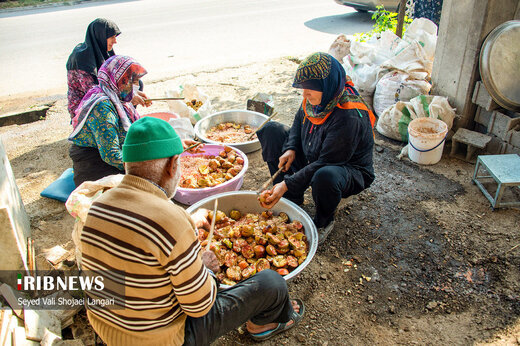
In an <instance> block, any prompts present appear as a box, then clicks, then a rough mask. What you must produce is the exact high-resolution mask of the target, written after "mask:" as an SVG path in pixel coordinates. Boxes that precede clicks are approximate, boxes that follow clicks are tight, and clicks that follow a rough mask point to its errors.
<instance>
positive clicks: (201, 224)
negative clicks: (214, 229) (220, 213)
mask: <svg viewBox="0 0 520 346" xmlns="http://www.w3.org/2000/svg"><path fill="white" fill-rule="evenodd" d="M208 214H209V210H208V209H205V208H200V209H198V210H197V211H196V212H194V213H193V214H191V219H192V220H193V223H194V224H195V227H197V228H204V229H206V230H209V227H210V225H209V222H208Z"/></svg>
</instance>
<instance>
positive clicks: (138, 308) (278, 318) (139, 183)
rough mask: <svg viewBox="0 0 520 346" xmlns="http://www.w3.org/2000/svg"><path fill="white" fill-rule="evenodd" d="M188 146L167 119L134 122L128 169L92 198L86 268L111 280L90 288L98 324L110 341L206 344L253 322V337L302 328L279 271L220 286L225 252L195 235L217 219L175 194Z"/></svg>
mask: <svg viewBox="0 0 520 346" xmlns="http://www.w3.org/2000/svg"><path fill="white" fill-rule="evenodd" d="M182 152H183V144H182V142H181V140H180V138H179V136H178V135H177V133H176V132H175V130H174V129H173V128H172V127H171V125H170V124H168V123H167V122H166V121H164V120H161V119H157V118H152V117H144V118H142V119H139V120H138V121H136V122H135V123H133V124H132V125H131V126H130V128H129V130H128V134H127V136H126V139H125V143H124V145H123V161H124V163H125V171H126V174H125V176H124V178H123V180H122V182H121V184H120V185H119V186H117V187H115V188H113V189H111V190H109V191H107V192H105V193H103V195H102V196H101V197H99V198H98V199H97V200H96V201H95V202H94V203H93V204H92V206H91V208H90V210H89V213H88V217H87V219H86V222H85V226H84V228H83V232H82V235H81V243H82V252H83V253H82V256H83V260H82V264H83V269H84V270H85V271H88V272H93V273H95V275H98V276H101V277H102V278H103V282H104V289H102V290H100V291H96V290H89V291H86V295H87V304H86V305H87V315H88V318H89V321H90V323H91V324H92V327H93V328H94V330H95V331H96V333H97V334H98V335H99V336H100V337H101V339H103V341H104V342H105V343H107V344H108V345H183V344H184V345H208V344H209V343H211V342H212V341H213V340H215V339H216V338H218V337H219V336H221V335H224V334H225V333H227V332H229V331H231V330H233V329H234V328H236V327H238V326H239V325H241V324H242V323H245V322H246V321H247V329H248V331H249V332H250V333H251V337H252V338H253V339H255V340H265V339H268V338H270V337H272V336H274V335H276V334H278V333H280V332H282V331H285V330H287V329H289V328H291V327H293V326H295V325H296V324H298V322H300V320H301V319H302V317H303V313H304V307H303V303H302V302H301V301H300V300H292V301H291V300H289V295H288V292H287V285H286V283H285V280H284V279H283V278H282V277H281V276H280V275H279V274H278V273H276V272H274V271H272V270H264V271H261V272H259V273H258V274H256V275H254V276H252V277H251V278H249V279H247V280H245V281H243V282H240V283H238V284H237V285H235V286H233V287H232V288H230V289H227V290H224V291H220V292H218V293H217V287H218V283H217V280H216V278H215V275H214V273H215V272H217V271H218V270H219V269H220V267H219V265H218V261H217V258H216V256H215V254H214V253H213V252H211V251H206V252H203V250H202V249H201V246H200V243H199V241H198V239H197V237H196V233H195V230H196V228H197V227H199V228H200V227H208V226H209V225H208V222H207V213H208V211H207V210H204V209H201V210H199V211H198V212H196V213H194V214H193V215H192V216H191V217H190V215H188V213H186V211H185V210H184V209H182V208H181V207H179V206H177V205H175V204H174V203H173V202H172V201H171V200H170V198H171V197H172V196H173V195H174V194H175V190H176V186H177V182H178V180H179V178H180V164H179V155H180V154H181V153H182ZM103 299H105V301H106V299H112V300H113V303H112V304H109V305H105V304H103V302H104V300H103Z"/></svg>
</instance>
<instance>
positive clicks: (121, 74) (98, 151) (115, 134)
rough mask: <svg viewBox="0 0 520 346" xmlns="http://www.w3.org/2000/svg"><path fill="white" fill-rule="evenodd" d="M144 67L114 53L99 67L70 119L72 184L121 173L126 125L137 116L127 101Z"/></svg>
mask: <svg viewBox="0 0 520 346" xmlns="http://www.w3.org/2000/svg"><path fill="white" fill-rule="evenodd" d="M146 73H147V72H146V70H145V69H144V67H142V66H141V65H140V64H139V63H138V62H136V61H135V60H134V59H132V58H130V57H127V56H121V55H114V56H113V57H111V58H109V59H108V60H107V61H105V62H104V63H103V65H102V66H101V67H100V68H99V71H98V74H97V79H98V80H99V85H96V86H94V87H92V88H91V89H90V90H89V91H88V92H87V94H86V95H85V96H84V97H83V100H82V101H81V103H80V104H79V106H78V108H77V109H76V114H75V116H74V118H72V126H73V128H74V130H73V131H72V134H71V135H70V137H69V141H71V142H72V146H71V148H70V151H69V154H70V157H71V159H72V163H73V169H74V183H75V184H76V186H79V185H80V184H81V183H82V182H84V181H86V180H91V181H94V180H98V179H100V178H102V177H105V176H107V175H111V174H124V167H123V161H122V152H121V148H122V145H123V142H124V140H125V137H126V133H127V131H128V128H129V127H130V124H132V123H133V122H134V121H136V120H137V119H139V114H138V113H137V111H136V109H135V107H134V106H133V105H132V104H131V103H130V101H131V100H132V98H133V96H134V93H135V91H136V86H137V85H138V83H139V79H140V78H141V77H143V76H144V75H145V74H146Z"/></svg>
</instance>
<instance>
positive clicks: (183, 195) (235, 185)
mask: <svg viewBox="0 0 520 346" xmlns="http://www.w3.org/2000/svg"><path fill="white" fill-rule="evenodd" d="M231 148H233V150H235V152H236V153H237V154H238V155H240V157H242V158H243V159H244V167H243V168H242V170H241V171H240V172H239V173H238V174H237V175H236V176H235V177H233V179H230V180H228V181H226V182H225V183H222V184H220V185H217V186H213V187H205V188H202V189H187V188H183V187H178V188H177V192H176V193H175V196H173V199H174V200H176V201H177V202H179V203H182V204H187V205H192V204H193V203H196V202H198V201H200V200H201V199H204V198H206V197H209V196H213V195H216V194H217V193H221V192H228V191H237V190H240V188H241V187H242V183H243V182H244V175H245V174H246V171H247V168H248V166H249V161H248V160H247V156H246V154H244V153H243V152H242V151H240V150H238V149H237V148H234V147H231ZM202 150H204V153H200V154H191V153H189V152H185V153H183V154H181V156H193V155H201V154H202V155H215V156H217V155H218V154H219V153H220V152H221V151H222V150H224V146H223V145H217V144H204V147H203V148H202Z"/></svg>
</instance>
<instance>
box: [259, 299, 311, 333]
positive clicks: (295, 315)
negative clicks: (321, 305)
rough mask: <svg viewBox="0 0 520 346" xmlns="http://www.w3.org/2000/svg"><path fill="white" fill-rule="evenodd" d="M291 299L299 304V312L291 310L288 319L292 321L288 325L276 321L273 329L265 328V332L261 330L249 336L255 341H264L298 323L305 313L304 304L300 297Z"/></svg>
mask: <svg viewBox="0 0 520 346" xmlns="http://www.w3.org/2000/svg"><path fill="white" fill-rule="evenodd" d="M292 300H294V301H296V303H298V305H299V306H300V313H297V312H296V311H294V310H293V312H292V314H291V316H290V321H293V323H291V324H289V325H288V324H287V323H288V322H285V323H278V326H277V327H276V328H274V329H270V330H266V331H265V332H262V333H257V334H250V335H251V338H252V339H253V340H255V341H265V340H268V339H270V338H272V337H273V336H275V335H277V334H280V333H281V332H285V331H287V330H289V329H291V328H292V327H294V326H296V325H297V324H298V323H300V321H301V320H302V319H303V315H304V314H305V305H303V302H302V301H301V300H300V299H292Z"/></svg>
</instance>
